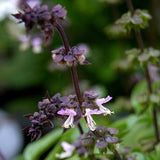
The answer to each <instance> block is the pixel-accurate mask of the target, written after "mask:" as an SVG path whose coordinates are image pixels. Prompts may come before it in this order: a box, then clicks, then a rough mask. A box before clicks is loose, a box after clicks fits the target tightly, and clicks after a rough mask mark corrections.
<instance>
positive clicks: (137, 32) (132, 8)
mask: <svg viewBox="0 0 160 160" xmlns="http://www.w3.org/2000/svg"><path fill="white" fill-rule="evenodd" d="M126 2H127V5H128V8H129V10H130V12H131V14H132V16H133V15H134V7H133V4H132V1H131V0H126ZM135 35H136V39H137V43H138V45H139V48H140V49H141V52H144V43H143V39H142V35H141V32H140V31H139V30H138V31H137V30H135ZM145 72H146V79H147V84H148V90H149V94H152V92H153V91H152V81H151V77H150V74H149V67H148V65H147V68H146V71H145ZM152 114H153V125H154V129H155V136H156V142H157V143H158V142H159V141H160V138H159V129H158V121H157V113H156V108H155V107H154V108H153V111H152Z"/></svg>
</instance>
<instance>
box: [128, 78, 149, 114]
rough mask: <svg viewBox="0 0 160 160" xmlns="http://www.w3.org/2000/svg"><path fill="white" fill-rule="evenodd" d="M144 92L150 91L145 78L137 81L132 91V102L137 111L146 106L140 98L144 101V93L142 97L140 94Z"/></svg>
mask: <svg viewBox="0 0 160 160" xmlns="http://www.w3.org/2000/svg"><path fill="white" fill-rule="evenodd" d="M144 93H146V94H147V93H148V89H147V82H146V81H145V80H144V81H141V82H139V83H137V84H136V85H135V87H134V88H133V90H132V93H131V104H132V106H133V108H134V110H135V112H136V113H139V112H140V111H141V110H143V108H144V107H145V106H144V105H142V103H140V100H141V101H142V100H143V98H145V97H143V95H142V96H141V97H140V94H144Z"/></svg>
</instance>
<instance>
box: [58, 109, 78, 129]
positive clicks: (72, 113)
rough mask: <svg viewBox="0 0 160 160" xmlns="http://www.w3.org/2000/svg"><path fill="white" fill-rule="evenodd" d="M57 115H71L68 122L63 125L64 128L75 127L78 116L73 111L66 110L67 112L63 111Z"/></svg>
mask: <svg viewBox="0 0 160 160" xmlns="http://www.w3.org/2000/svg"><path fill="white" fill-rule="evenodd" d="M57 113H58V114H60V115H69V117H68V118H67V120H66V121H65V122H64V124H63V127H64V128H70V127H74V125H73V122H74V116H76V115H77V113H76V112H75V111H74V110H73V109H66V110H64V109H61V110H60V111H58V112H57Z"/></svg>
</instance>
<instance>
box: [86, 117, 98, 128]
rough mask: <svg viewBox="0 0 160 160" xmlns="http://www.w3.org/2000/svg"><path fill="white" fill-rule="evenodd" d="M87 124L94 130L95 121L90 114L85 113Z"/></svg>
mask: <svg viewBox="0 0 160 160" xmlns="http://www.w3.org/2000/svg"><path fill="white" fill-rule="evenodd" d="M87 125H88V127H89V128H90V130H91V131H94V130H95V129H96V122H95V121H94V120H93V118H92V116H91V115H89V114H88V115H87Z"/></svg>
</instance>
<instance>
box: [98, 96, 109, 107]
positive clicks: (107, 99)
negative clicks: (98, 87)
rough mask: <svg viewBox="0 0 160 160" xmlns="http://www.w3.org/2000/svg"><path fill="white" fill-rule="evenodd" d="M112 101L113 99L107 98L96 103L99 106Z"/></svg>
mask: <svg viewBox="0 0 160 160" xmlns="http://www.w3.org/2000/svg"><path fill="white" fill-rule="evenodd" d="M111 99H112V97H110V96H107V97H106V98H101V99H97V100H96V103H97V105H98V106H99V105H102V104H103V103H107V102H109V101H110V100H111Z"/></svg>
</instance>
